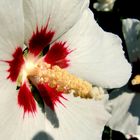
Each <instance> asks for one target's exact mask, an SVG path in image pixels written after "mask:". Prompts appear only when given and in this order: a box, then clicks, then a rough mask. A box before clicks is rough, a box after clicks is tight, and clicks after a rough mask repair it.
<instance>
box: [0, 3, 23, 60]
mask: <svg viewBox="0 0 140 140" xmlns="http://www.w3.org/2000/svg"><path fill="white" fill-rule="evenodd" d="M23 29H24V22H23V9H22V0H14V1H11V0H1V1H0V60H2V59H3V60H7V59H9V58H10V56H11V54H12V53H13V52H14V49H15V48H16V47H17V46H22V44H23V42H24V40H23V39H24V31H23Z"/></svg>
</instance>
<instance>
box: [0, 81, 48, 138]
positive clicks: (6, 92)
mask: <svg viewBox="0 0 140 140" xmlns="http://www.w3.org/2000/svg"><path fill="white" fill-rule="evenodd" d="M2 82H3V84H1V85H0V87H1V89H0V93H1V95H0V120H1V121H0V139H1V140H3V139H5V140H30V139H32V138H33V137H34V135H36V134H37V133H39V132H40V131H43V130H45V124H44V123H45V117H44V115H43V113H42V111H41V110H40V109H39V108H37V111H38V112H37V113H36V115H35V116H32V115H31V114H30V115H28V114H26V115H25V116H24V118H23V110H22V109H21V108H20V107H19V106H18V103H17V94H18V93H17V91H16V85H14V84H12V83H11V81H8V80H4V79H3V81H2Z"/></svg>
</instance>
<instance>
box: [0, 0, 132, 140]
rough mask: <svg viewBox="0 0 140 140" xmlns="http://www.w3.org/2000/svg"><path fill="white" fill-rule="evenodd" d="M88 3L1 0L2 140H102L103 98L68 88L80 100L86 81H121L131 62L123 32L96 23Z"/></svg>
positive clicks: (85, 0)
mask: <svg viewBox="0 0 140 140" xmlns="http://www.w3.org/2000/svg"><path fill="white" fill-rule="evenodd" d="M88 4H89V2H88V0H71V1H69V0H61V1H59V0H24V1H22V0H14V1H12V2H11V1H10V0H1V1H0V21H1V23H0V31H1V33H0V49H1V51H0V60H1V61H0V80H1V84H0V90H1V96H0V97H1V98H0V120H1V123H0V130H1V133H0V139H11V140H15V139H18V140H22V139H24V140H29V139H35V138H36V137H38V135H41V132H45V134H46V138H50V139H55V140H64V139H67V140H68V139H69V140H71V139H75V140H76V139H83V140H85V139H91V138H92V139H100V138H101V133H102V130H103V126H104V125H105V123H106V121H107V119H108V117H109V115H108V114H107V113H106V111H105V109H104V106H103V101H95V100H94V99H87V100H86V99H81V98H79V97H77V98H75V97H74V96H72V95H67V94H65V93H67V92H70V91H73V90H74V92H75V96H81V97H83V96H84V95H83V94H79V92H77V90H78V91H83V90H84V89H85V88H84V87H82V90H81V89H80V88H81V86H82V85H89V88H90V87H91V86H90V85H91V84H94V85H96V86H101V87H103V88H115V87H120V86H123V85H124V84H126V82H127V81H128V79H129V77H130V75H131V66H130V65H129V64H128V62H127V60H126V59H125V57H124V52H123V50H122V46H121V40H120V39H119V37H117V36H115V35H113V34H111V33H107V32H104V31H103V30H102V29H101V28H100V27H99V26H98V25H97V23H96V21H95V20H94V17H93V14H92V12H91V11H90V10H89V9H88ZM59 74H60V75H59ZM79 78H81V79H79ZM69 79H71V80H69ZM72 79H73V80H72ZM82 79H83V80H82ZM84 80H85V81H84ZM68 82H70V84H68ZM76 82H77V83H76ZM83 83H84V84H83ZM65 84H66V85H65ZM76 86H78V87H76ZM79 86H80V87H79ZM85 87H86V86H85ZM86 88H87V87H86ZM89 88H88V90H89ZM84 93H85V92H84ZM84 97H85V96H84ZM39 105H42V106H43V107H40V106H39Z"/></svg>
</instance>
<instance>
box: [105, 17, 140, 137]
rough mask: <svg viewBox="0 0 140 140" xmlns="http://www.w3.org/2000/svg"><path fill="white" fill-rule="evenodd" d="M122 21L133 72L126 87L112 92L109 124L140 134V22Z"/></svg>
mask: <svg viewBox="0 0 140 140" xmlns="http://www.w3.org/2000/svg"><path fill="white" fill-rule="evenodd" d="M122 22H123V26H122V29H123V34H124V38H125V42H126V46H127V50H128V55H129V59H130V61H131V62H132V64H133V65H132V66H133V74H132V76H131V79H132V80H130V82H129V83H128V85H127V86H126V87H124V88H122V89H118V90H115V91H114V92H113V93H111V94H110V100H109V101H108V103H107V105H106V106H107V110H108V112H109V113H111V115H112V117H111V119H110V120H109V122H108V124H107V125H109V126H110V127H111V128H112V129H115V130H118V131H121V132H123V133H124V134H126V135H128V136H131V135H132V136H135V135H139V134H140V109H139V106H140V102H139V100H140V71H139V70H140V69H139V66H140V65H139V64H140V63H139V61H137V60H138V58H140V55H139V54H140V22H139V21H138V20H137V19H124V20H122ZM132 84H133V85H132ZM130 88H131V90H130Z"/></svg>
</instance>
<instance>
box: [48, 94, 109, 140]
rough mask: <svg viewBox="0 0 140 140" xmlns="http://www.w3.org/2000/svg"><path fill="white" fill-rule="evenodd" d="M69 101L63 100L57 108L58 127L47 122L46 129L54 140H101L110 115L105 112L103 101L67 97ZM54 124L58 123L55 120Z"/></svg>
mask: <svg viewBox="0 0 140 140" xmlns="http://www.w3.org/2000/svg"><path fill="white" fill-rule="evenodd" d="M65 98H67V99H68V100H61V101H62V103H63V104H64V105H65V107H64V106H62V105H60V103H58V104H57V106H56V118H58V121H59V125H57V126H58V127H54V126H52V124H51V123H50V122H49V121H48V120H47V121H46V129H47V132H49V134H50V135H52V136H53V138H54V140H90V139H94V140H100V139H101V136H102V132H103V129H104V126H105V124H106V122H107V120H108V119H109V117H110V115H109V114H108V113H107V112H106V111H105V108H104V105H103V101H94V100H92V99H91V100H86V99H81V98H78V97H77V98H75V97H73V95H65ZM54 122H56V124H57V121H55V120H54Z"/></svg>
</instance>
